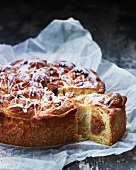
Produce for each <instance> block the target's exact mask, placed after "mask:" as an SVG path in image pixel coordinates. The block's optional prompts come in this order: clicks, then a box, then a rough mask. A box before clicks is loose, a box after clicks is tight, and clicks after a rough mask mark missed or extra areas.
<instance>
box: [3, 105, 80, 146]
mask: <svg viewBox="0 0 136 170" xmlns="http://www.w3.org/2000/svg"><path fill="white" fill-rule="evenodd" d="M76 118H77V112H76V108H73V109H70V110H68V111H67V112H65V113H63V114H61V115H51V114H50V115H39V116H38V117H32V118H31V119H26V118H20V117H15V116H12V115H7V114H5V113H4V112H3V111H2V110H1V111H0V127H1V128H0V134H1V135H0V141H1V142H2V143H7V144H12V145H18V146H27V147H28V146H29V147H39V146H55V145H61V144H66V143H69V142H73V141H76V140H77V137H78V135H77V119H76Z"/></svg>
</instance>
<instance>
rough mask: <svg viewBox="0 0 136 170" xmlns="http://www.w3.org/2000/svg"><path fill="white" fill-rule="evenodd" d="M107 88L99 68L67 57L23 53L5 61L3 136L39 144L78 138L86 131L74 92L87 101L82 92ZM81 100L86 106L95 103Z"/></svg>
mask: <svg viewBox="0 0 136 170" xmlns="http://www.w3.org/2000/svg"><path fill="white" fill-rule="evenodd" d="M104 92H105V85H104V83H103V82H102V81H101V80H100V78H99V77H98V75H97V73H96V72H94V71H93V70H88V69H85V68H82V67H77V66H76V65H75V64H73V63H69V62H67V61H55V62H53V63H49V62H47V61H46V60H40V59H31V60H27V59H24V60H18V61H15V62H12V63H10V64H8V65H3V66H1V67H0V94H1V95H0V142H1V143H6V144H11V145H19V146H27V147H31V146H32V147H37V146H55V145H61V144H66V143H70V142H74V141H79V140H80V138H81V137H82V136H83V134H85V133H79V129H81V128H80V127H79V126H80V124H81V123H79V122H81V121H83V120H82V119H80V117H82V116H79V115H81V114H82V113H81V111H80V109H79V108H80V106H79V105H80V104H81V101H79V100H76V99H75V98H78V96H81V97H82V100H85V101H86V99H85V98H84V96H86V97H87V96H88V95H90V94H92V93H96V94H103V93H104ZM119 100H121V98H120V99H119ZM77 103H78V104H77ZM82 104H84V106H85V107H86V108H87V107H88V105H91V104H90V103H88V105H87V104H86V103H82ZM124 106H125V102H124ZM115 107H116V106H115ZM121 107H122V105H121ZM123 114H124V115H125V110H123ZM87 121H88V120H87ZM91 121H92V120H91ZM90 123H91V122H90ZM96 128H97V127H96ZM124 129H125V128H124ZM124 129H123V130H122V132H124ZM121 136H122V135H120V137H119V138H118V140H119V139H120V138H121ZM89 139H90V140H91V138H89ZM94 141H95V139H94ZM98 142H99V141H98ZM114 142H115V141H113V142H111V143H114ZM100 143H102V142H100ZM111 143H110V144H108V145H111ZM104 144H105V143H104ZM106 144H107V143H106Z"/></svg>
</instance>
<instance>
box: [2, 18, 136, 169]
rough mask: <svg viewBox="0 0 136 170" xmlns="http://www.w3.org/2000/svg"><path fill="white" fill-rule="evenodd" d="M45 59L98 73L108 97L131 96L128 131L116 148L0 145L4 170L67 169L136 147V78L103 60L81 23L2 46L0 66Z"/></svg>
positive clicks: (65, 23) (58, 23)
mask: <svg viewBox="0 0 136 170" xmlns="http://www.w3.org/2000/svg"><path fill="white" fill-rule="evenodd" d="M32 57H34V58H35V57H36V58H37V57H38V58H44V59H46V60H48V61H54V60H59V59H62V60H68V61H71V62H73V63H75V64H76V65H78V66H84V67H86V68H92V69H93V70H95V71H97V73H98V75H99V76H100V78H101V79H102V81H103V82H104V83H105V84H106V93H108V92H119V93H121V94H122V95H126V96H127V99H128V100H127V103H126V111H127V130H126V132H125V134H124V136H123V138H122V139H121V140H120V141H119V142H117V143H115V144H114V145H112V146H105V145H101V144H98V143H95V142H92V141H83V142H77V143H71V144H67V145H63V146H58V147H51V148H46V147H41V148H24V147H17V146H10V145H4V144H0V169H4V170H9V169H10V170H12V169H14V170H25V169H26V170H28V169H29V170H43V169H48V170H52V169H53V170H54V169H55V170H60V169H62V168H63V167H64V166H65V165H67V164H69V163H71V162H74V161H76V160H78V161H80V160H83V159H85V158H86V157H89V156H92V157H97V156H107V155H111V154H121V153H123V152H126V151H128V150H131V149H132V148H134V146H135V145H136V123H135V122H136V78H135V77H134V76H133V75H132V74H130V73H129V72H127V71H126V70H124V69H121V68H119V67H117V66H116V65H114V64H112V63H110V62H108V61H104V60H102V59H101V58H102V54H101V50H100V48H99V46H98V45H97V44H96V43H95V42H94V41H93V40H92V37H91V34H90V33H89V32H88V31H87V30H86V29H84V28H83V27H82V25H81V24H80V22H79V21H77V20H74V19H73V18H69V19H68V20H54V21H53V22H51V23H50V24H49V25H48V26H47V27H46V28H45V29H44V30H42V31H41V33H40V34H39V35H38V36H37V37H36V38H34V39H32V38H30V39H28V40H26V41H25V42H22V43H20V44H17V45H15V46H10V45H5V44H2V45H0V63H1V64H4V63H7V62H11V61H14V60H17V59H22V58H32Z"/></svg>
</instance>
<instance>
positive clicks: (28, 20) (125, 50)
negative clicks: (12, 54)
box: [0, 0, 136, 170]
mask: <svg viewBox="0 0 136 170" xmlns="http://www.w3.org/2000/svg"><path fill="white" fill-rule="evenodd" d="M69 17H74V18H75V19H78V20H80V22H81V24H82V25H83V26H84V28H86V29H88V30H89V31H90V32H91V34H92V37H93V39H94V40H95V41H96V42H97V43H98V45H99V46H100V48H101V49H102V53H103V58H104V59H107V60H109V61H111V62H113V63H115V64H116V65H118V66H119V67H122V68H124V69H127V70H128V71H130V72H131V73H133V74H134V75H136V10H135V4H134V1H122V2H115V1H110V2H109V1H90V3H88V2H87V1H82V2H80V1H76V0H69V1H57V2H56V1H44V2H42V1H40V2H39V1H32V2H31V1H28V2H25V1H21V0H16V1H14V2H12V1H9V2H8V1H3V2H1V3H0V43H1V44H3V43H6V44H11V45H15V44H17V43H19V42H22V41H24V40H25V39H27V38H30V37H35V36H37V34H38V33H39V32H40V31H41V30H42V29H43V28H44V27H45V26H46V25H47V24H49V23H50V22H51V21H52V20H53V19H56V18H58V19H67V18H69ZM66 169H70V170H75V169H81V170H86V169H91V170H98V169H100V170H101V169H102V170H105V169H110V170H112V169H113V170H115V169H117V170H125V169H127V170H129V169H131V170H135V169H136V148H134V149H132V150H131V151H128V152H126V153H123V154H121V155H111V156H107V157H97V158H92V157H89V158H86V159H85V160H84V161H81V162H74V163H71V164H70V165H67V166H66V167H64V170H66Z"/></svg>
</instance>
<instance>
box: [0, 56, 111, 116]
mask: <svg viewBox="0 0 136 170" xmlns="http://www.w3.org/2000/svg"><path fill="white" fill-rule="evenodd" d="M38 63H41V67H42V68H38V67H39V66H38ZM57 64H58V65H57V67H56V66H55V65H54V66H53V65H50V67H53V70H52V69H51V68H49V67H47V65H46V61H44V60H39V59H31V60H27V59H24V60H22V61H18V62H17V63H16V64H14V65H13V66H12V65H10V64H9V65H5V66H2V68H0V69H1V72H0V86H2V87H4V88H7V89H8V93H9V95H12V97H13V99H12V102H13V101H14V102H13V104H12V102H11V104H12V105H10V104H9V106H8V109H10V108H14V107H20V108H22V110H23V112H24V113H27V111H28V109H29V108H30V107H31V106H33V109H34V113H35V115H37V105H38V106H40V107H41V108H42V107H44V104H46V103H48V102H49V101H51V102H53V103H55V104H56V105H57V104H60V105H61V104H62V100H61V99H60V98H59V97H56V96H54V94H53V93H52V92H51V91H49V90H48V88H47V87H44V88H43V86H42V84H41V83H42V82H45V81H49V82H50V83H53V84H58V82H59V81H61V80H63V85H64V86H69V87H76V88H80V87H96V86H97V85H98V83H97V79H96V76H95V74H94V73H93V72H91V71H90V70H87V69H85V68H82V67H80V68H78V67H75V66H74V65H73V63H69V62H65V61H60V62H58V63H57ZM58 66H59V67H58ZM5 68H9V70H8V71H6V73H5V72H4V70H5ZM10 68H11V69H12V68H13V71H11V72H10ZM65 70H69V72H70V74H69V72H68V73H65ZM72 70H75V74H76V77H75V79H73V77H72V74H73V72H72ZM76 70H77V72H76ZM2 71H3V72H2ZM54 73H55V74H54ZM56 74H58V75H57V78H56V77H55V75H56ZM58 76H59V77H58ZM89 78H90V80H89ZM54 79H55V81H54ZM16 81H17V84H16ZM37 81H38V82H39V83H38V82H37ZM25 83H26V84H25ZM45 83H46V82H45ZM24 93H25V94H26V93H27V94H28V97H29V98H27V97H25V95H24ZM6 95H7V94H6ZM6 95H5V94H3V95H2V96H1V98H0V100H1V102H3V97H6ZM50 96H51V97H50ZM7 97H8V96H7ZM31 97H32V98H34V99H31ZM97 100H98V99H97ZM98 101H99V100H98ZM106 101H107V102H108V99H106ZM106 101H105V103H106ZM9 102H10V101H9Z"/></svg>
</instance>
